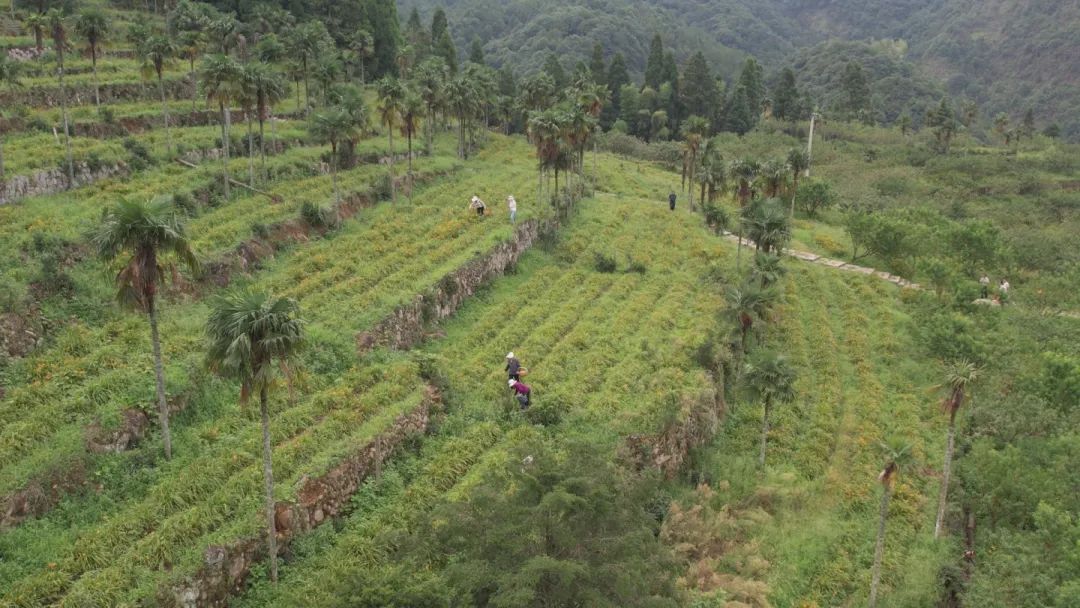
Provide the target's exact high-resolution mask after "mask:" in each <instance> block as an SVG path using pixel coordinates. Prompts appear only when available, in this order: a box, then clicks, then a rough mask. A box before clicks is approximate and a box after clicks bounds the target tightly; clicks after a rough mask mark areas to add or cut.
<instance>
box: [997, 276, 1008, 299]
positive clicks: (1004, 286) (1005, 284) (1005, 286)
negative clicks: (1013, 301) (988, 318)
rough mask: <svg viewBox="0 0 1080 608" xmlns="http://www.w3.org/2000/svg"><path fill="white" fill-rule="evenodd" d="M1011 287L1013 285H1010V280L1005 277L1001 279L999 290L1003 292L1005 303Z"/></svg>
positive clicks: (1002, 296)
mask: <svg viewBox="0 0 1080 608" xmlns="http://www.w3.org/2000/svg"><path fill="white" fill-rule="evenodd" d="M1009 287H1011V285H1009V282H1008V281H1006V280H1005V279H1001V283H1000V284H998V291H999V292H1001V303H1002V304H1004V303H1005V301H1006V300H1007V299H1008V298H1009Z"/></svg>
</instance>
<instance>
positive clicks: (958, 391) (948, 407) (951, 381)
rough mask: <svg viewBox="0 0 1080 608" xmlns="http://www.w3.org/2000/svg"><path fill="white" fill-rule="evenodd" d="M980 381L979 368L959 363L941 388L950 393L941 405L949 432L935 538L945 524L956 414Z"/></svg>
mask: <svg viewBox="0 0 1080 608" xmlns="http://www.w3.org/2000/svg"><path fill="white" fill-rule="evenodd" d="M978 379H979V368H977V367H976V366H975V364H974V363H971V362H969V361H957V362H955V363H953V364H952V365H950V366H949V367H948V368H947V369H946V370H945V381H944V382H943V383H942V385H941V387H942V388H944V389H946V390H947V391H948V393H947V394H946V396H945V399H944V400H943V401H942V403H941V407H942V409H944V410H945V411H946V412H947V413H948V414H949V430H948V433H947V435H946V440H945V459H944V461H943V463H942V466H941V492H940V493H939V494H938V510H937V519H935V520H934V538H940V537H941V531H942V528H943V527H944V524H945V507H946V504H947V501H948V494H949V475H950V473H951V472H952V459H953V449H954V447H955V442H956V413H957V412H959V411H960V408H961V407H963V405H964V400H965V399H966V398H967V394H968V391H969V390H970V389H971V386H972V385H973V384H974V383H975V381H976V380H978Z"/></svg>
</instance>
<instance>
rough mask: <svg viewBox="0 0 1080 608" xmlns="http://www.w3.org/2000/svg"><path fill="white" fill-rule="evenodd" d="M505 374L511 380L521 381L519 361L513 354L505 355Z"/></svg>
mask: <svg viewBox="0 0 1080 608" xmlns="http://www.w3.org/2000/svg"><path fill="white" fill-rule="evenodd" d="M506 374H507V376H508V377H509V378H510V379H511V380H521V361H518V359H517V357H515V356H514V353H513V352H509V353H506Z"/></svg>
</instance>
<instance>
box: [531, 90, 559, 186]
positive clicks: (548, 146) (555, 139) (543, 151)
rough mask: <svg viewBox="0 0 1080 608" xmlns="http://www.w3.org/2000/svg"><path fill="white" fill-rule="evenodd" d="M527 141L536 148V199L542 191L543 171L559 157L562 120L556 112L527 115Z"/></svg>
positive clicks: (548, 111)
mask: <svg viewBox="0 0 1080 608" xmlns="http://www.w3.org/2000/svg"><path fill="white" fill-rule="evenodd" d="M527 130H528V135H529V141H531V142H532V144H533V145H534V146H536V159H537V163H538V166H539V184H540V192H539V193H538V194H537V198H542V196H543V191H544V169H545V168H547V167H550V166H553V165H554V164H555V162H556V159H557V158H558V156H559V133H560V132H561V131H562V120H561V116H560V115H559V113H558V111H557V110H553V109H552V110H544V111H542V112H532V113H530V115H529V124H528V129H527Z"/></svg>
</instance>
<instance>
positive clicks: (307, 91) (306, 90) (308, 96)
mask: <svg viewBox="0 0 1080 608" xmlns="http://www.w3.org/2000/svg"><path fill="white" fill-rule="evenodd" d="M297 94H299V93H297ZM298 99H299V98H298ZM304 106H305V108H304V109H305V111H307V108H310V107H311V89H310V88H308V77H307V59H304Z"/></svg>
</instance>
